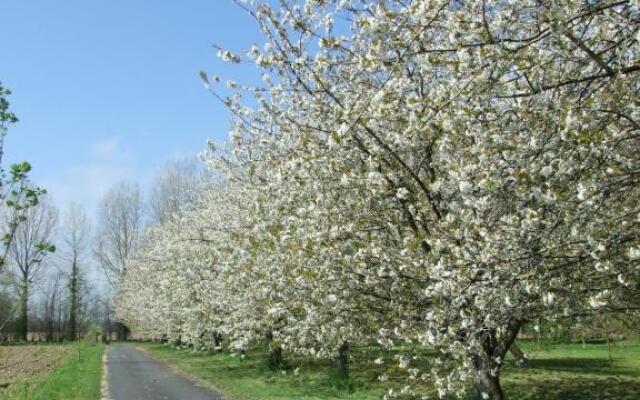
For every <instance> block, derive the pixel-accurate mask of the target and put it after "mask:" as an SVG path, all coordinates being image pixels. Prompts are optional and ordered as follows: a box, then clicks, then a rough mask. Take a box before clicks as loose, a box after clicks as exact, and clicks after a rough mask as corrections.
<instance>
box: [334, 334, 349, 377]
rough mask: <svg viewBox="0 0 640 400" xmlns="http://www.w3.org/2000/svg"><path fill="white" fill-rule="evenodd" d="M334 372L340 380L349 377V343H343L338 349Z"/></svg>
mask: <svg viewBox="0 0 640 400" xmlns="http://www.w3.org/2000/svg"><path fill="white" fill-rule="evenodd" d="M336 370H337V373H338V376H339V377H341V378H348V377H349V342H347V341H344V342H342V345H340V348H339V349H338V357H337V358H336Z"/></svg>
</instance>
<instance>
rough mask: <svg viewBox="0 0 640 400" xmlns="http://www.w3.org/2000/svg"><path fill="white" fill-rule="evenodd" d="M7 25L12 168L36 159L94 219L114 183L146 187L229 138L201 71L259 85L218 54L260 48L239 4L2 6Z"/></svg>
mask: <svg viewBox="0 0 640 400" xmlns="http://www.w3.org/2000/svg"><path fill="white" fill-rule="evenodd" d="M0 18H1V20H2V22H1V23H0V38H2V48H1V49H0V81H2V83H3V85H4V86H6V87H8V88H10V89H11V90H12V91H13V95H12V96H11V97H10V99H9V100H10V103H11V106H12V109H13V111H14V112H15V113H16V114H17V116H18V118H19V119H20V122H19V123H18V124H15V125H13V126H11V127H10V128H9V135H8V136H7V142H6V160H7V161H9V162H10V161H21V160H28V161H30V162H31V163H32V165H33V168H34V170H33V174H32V178H33V180H34V181H35V182H36V183H38V184H39V185H42V186H44V187H46V188H47V189H48V190H49V192H50V193H51V194H52V196H53V197H54V199H55V200H56V202H57V203H58V204H59V205H60V206H61V207H64V206H65V203H68V202H70V201H75V202H79V203H81V204H82V205H84V206H85V207H87V208H88V211H89V213H93V212H94V211H95V204H96V202H97V200H98V198H99V197H100V195H101V193H102V192H104V190H105V189H106V188H108V187H109V186H111V185H112V184H114V183H115V182H117V181H119V180H122V179H128V180H133V181H138V182H140V183H141V185H142V186H143V188H144V187H147V186H148V185H149V182H150V180H151V178H152V176H153V174H154V173H155V171H157V170H158V169H159V168H160V167H161V166H162V165H164V164H165V163H166V162H167V161H168V160H171V159H175V158H181V157H185V156H188V155H195V154H197V153H198V152H199V151H200V150H202V149H203V148H204V143H205V141H206V139H208V138H214V139H216V140H224V139H225V138H226V136H227V129H228V120H229V115H228V113H227V112H226V110H225V109H224V108H223V107H222V106H221V105H220V104H219V103H217V101H216V100H215V99H214V97H213V96H212V95H211V94H210V93H208V92H207V91H206V89H205V88H204V86H203V83H202V81H201V80H200V78H199V76H198V71H199V70H201V69H204V70H207V71H209V72H213V73H216V74H218V75H220V76H221V77H222V78H223V79H224V78H228V79H234V80H237V81H245V82H246V81H247V80H253V79H251V78H252V75H251V73H250V72H248V71H246V70H245V71H241V72H238V71H234V70H233V66H228V65H226V64H223V63H222V62H220V61H219V60H218V59H217V57H216V56H215V53H216V51H215V50H214V49H213V48H212V44H214V43H217V44H221V45H223V46H225V47H226V48H229V49H231V50H236V51H242V50H244V49H247V48H249V46H250V45H251V44H252V43H254V42H259V41H260V35H259V32H258V30H257V28H256V25H255V24H254V21H253V20H252V19H251V17H250V16H248V15H247V14H246V13H245V12H244V11H243V10H241V9H240V8H239V7H237V6H235V5H234V4H232V2H231V1H230V0H185V1H169V0H164V1H155V2H150V1H142V0H126V1H125V0H109V1H107V0H94V1H86V0H65V1H53V0H29V1H27V0H2V1H0Z"/></svg>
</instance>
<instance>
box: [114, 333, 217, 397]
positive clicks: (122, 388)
mask: <svg viewBox="0 0 640 400" xmlns="http://www.w3.org/2000/svg"><path fill="white" fill-rule="evenodd" d="M107 386H108V394H109V397H108V399H109V400H222V396H220V395H219V394H218V393H216V392H214V391H212V390H210V389H208V388H205V387H202V386H198V385H197V384H195V383H194V382H192V381H190V380H189V379H186V378H184V377H182V376H180V375H178V374H176V373H175V372H173V371H172V370H171V369H170V368H169V367H167V366H166V365H164V364H162V363H160V362H158V361H156V360H154V359H153V358H151V357H149V356H147V355H146V354H145V353H143V352H141V351H140V350H137V349H136V348H135V347H133V346H131V345H129V344H126V343H114V344H112V345H109V347H108V348H107Z"/></svg>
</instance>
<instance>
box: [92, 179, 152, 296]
mask: <svg viewBox="0 0 640 400" xmlns="http://www.w3.org/2000/svg"><path fill="white" fill-rule="evenodd" d="M99 207H100V208H99V215H98V223H99V226H98V232H97V237H96V242H95V247H94V255H95V257H96V259H97V261H98V263H99V264H100V266H101V267H102V269H103V270H104V272H105V275H106V276H107V280H108V281H109V284H111V285H112V286H114V285H115V284H116V283H117V281H118V280H119V278H120V276H121V275H122V274H123V273H124V271H125V269H126V264H125V261H126V260H127V258H128V257H130V256H132V255H133V254H134V253H135V251H136V249H137V248H138V246H139V243H140V237H141V230H142V223H143V221H142V208H143V204H142V200H141V197H140V188H139V187H138V185H137V184H132V183H128V182H120V183H119V184H117V185H116V186H114V187H112V188H111V189H110V190H109V191H107V193H105V195H104V196H103V197H102V199H101V201H100V206H99Z"/></svg>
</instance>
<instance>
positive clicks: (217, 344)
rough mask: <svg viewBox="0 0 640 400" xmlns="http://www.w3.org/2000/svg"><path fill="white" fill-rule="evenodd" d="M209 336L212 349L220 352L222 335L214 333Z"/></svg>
mask: <svg viewBox="0 0 640 400" xmlns="http://www.w3.org/2000/svg"><path fill="white" fill-rule="evenodd" d="M211 336H212V339H213V349H214V350H220V349H221V348H222V335H221V334H220V332H218V331H215V332H213V334H212V335H211Z"/></svg>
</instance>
